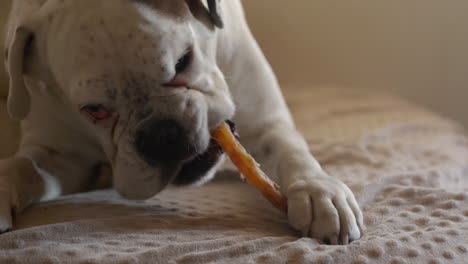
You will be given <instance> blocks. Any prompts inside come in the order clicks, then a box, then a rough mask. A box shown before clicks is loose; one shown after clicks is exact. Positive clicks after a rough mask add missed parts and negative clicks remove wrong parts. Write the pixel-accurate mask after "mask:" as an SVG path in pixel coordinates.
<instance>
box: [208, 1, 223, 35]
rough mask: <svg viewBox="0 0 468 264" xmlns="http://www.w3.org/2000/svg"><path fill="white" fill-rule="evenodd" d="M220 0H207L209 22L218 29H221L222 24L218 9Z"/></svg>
mask: <svg viewBox="0 0 468 264" xmlns="http://www.w3.org/2000/svg"><path fill="white" fill-rule="evenodd" d="M220 2H221V0H208V10H209V11H210V17H211V21H212V22H213V24H214V25H215V26H217V27H218V28H223V27H224V23H223V19H222V18H221V9H220Z"/></svg>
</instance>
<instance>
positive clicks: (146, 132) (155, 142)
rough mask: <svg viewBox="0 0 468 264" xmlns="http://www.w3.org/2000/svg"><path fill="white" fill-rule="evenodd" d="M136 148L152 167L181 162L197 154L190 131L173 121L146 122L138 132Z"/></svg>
mask: <svg viewBox="0 0 468 264" xmlns="http://www.w3.org/2000/svg"><path fill="white" fill-rule="evenodd" d="M135 148H136V151H137V152H138V154H139V155H140V156H141V157H142V158H143V160H145V161H146V162H147V163H148V164H150V165H157V164H161V163H163V164H167V163H173V162H179V161H182V160H186V159H188V158H190V157H191V156H193V155H195V153H196V150H195V147H194V145H193V143H192V142H190V139H189V133H188V131H186V129H184V127H183V126H182V125H180V124H179V123H177V121H175V120H172V119H150V120H148V121H145V123H143V124H142V125H141V126H140V127H139V128H138V130H137V132H136V135H135Z"/></svg>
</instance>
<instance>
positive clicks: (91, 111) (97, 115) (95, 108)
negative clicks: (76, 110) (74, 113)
mask: <svg viewBox="0 0 468 264" xmlns="http://www.w3.org/2000/svg"><path fill="white" fill-rule="evenodd" d="M80 110H81V111H82V112H85V113H86V114H88V115H90V116H91V117H92V118H93V119H94V120H97V121H99V120H104V119H108V118H109V117H111V116H112V114H111V112H109V110H107V109H106V108H104V107H103V106H102V105H98V104H91V105H85V106H82V107H81V109H80Z"/></svg>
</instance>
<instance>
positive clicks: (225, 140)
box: [211, 123, 288, 213]
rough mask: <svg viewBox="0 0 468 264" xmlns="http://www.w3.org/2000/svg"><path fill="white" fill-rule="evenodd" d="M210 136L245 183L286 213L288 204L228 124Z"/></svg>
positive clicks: (219, 127)
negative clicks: (234, 166) (243, 178)
mask: <svg viewBox="0 0 468 264" xmlns="http://www.w3.org/2000/svg"><path fill="white" fill-rule="evenodd" d="M211 135H212V136H213V138H214V139H215V140H216V141H217V142H218V144H219V146H220V147H221V148H222V149H223V150H224V152H225V153H226V154H227V155H228V156H229V158H230V159H231V161H232V162H233V163H234V165H236V167H237V168H238V169H239V171H240V173H242V175H244V177H245V179H246V180H247V182H248V183H250V184H252V185H253V186H255V188H257V189H258V190H259V191H260V192H262V194H263V196H264V197H265V198H267V199H268V200H269V201H270V202H271V203H272V204H273V205H274V206H275V207H276V208H278V209H280V210H281V211H283V212H285V213H287V212H288V203H287V200H286V197H285V196H284V195H283V194H281V192H280V191H279V186H278V185H277V184H276V183H274V182H273V181H271V180H270V178H268V177H267V176H266V175H265V173H264V172H263V171H262V170H261V169H260V167H259V165H258V164H257V162H255V160H254V159H253V157H252V156H251V155H250V154H248V153H247V151H246V150H245V149H244V147H243V146H242V145H241V144H240V143H239V142H238V141H237V139H236V138H235V137H234V135H233V134H232V133H231V129H230V127H229V126H228V124H226V123H223V124H221V125H220V126H218V127H217V128H216V129H215V130H214V131H212V132H211Z"/></svg>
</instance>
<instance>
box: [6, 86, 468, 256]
mask: <svg viewBox="0 0 468 264" xmlns="http://www.w3.org/2000/svg"><path fill="white" fill-rule="evenodd" d="M287 97H288V103H289V105H290V107H291V110H292V112H293V114H294V117H295V119H296V121H297V123H298V127H299V128H300V130H302V131H303V132H304V134H305V136H306V138H307V140H308V142H309V143H310V147H311V150H312V152H313V153H314V155H315V156H316V157H317V158H318V160H319V161H320V162H321V163H322V164H323V166H324V168H325V170H326V171H328V172H329V173H330V174H332V175H335V176H336V177H339V178H340V179H342V180H343V181H345V182H346V183H347V184H348V185H349V186H350V188H351V189H352V190H353V191H354V192H355V194H356V197H357V198H358V200H359V202H360V205H361V206H362V208H363V209H364V215H365V223H366V225H367V231H366V233H365V234H364V236H363V237H362V239H360V240H358V241H355V242H353V243H352V244H350V245H348V246H327V245H320V244H319V243H318V242H317V241H315V240H313V239H310V238H301V237H300V236H299V234H298V233H297V232H295V231H294V230H292V229H291V228H290V227H289V225H288V223H287V219H286V217H285V216H284V215H283V214H282V213H281V212H278V211H276V209H274V208H272V207H271V206H270V205H269V204H268V203H267V202H265V201H264V199H263V198H262V197H261V196H260V195H259V194H258V193H257V191H256V190H254V189H253V188H252V187H251V186H249V185H247V184H244V183H242V182H241V181H240V180H238V178H237V177H236V176H235V175H232V174H231V175H229V174H226V175H223V176H220V177H219V178H218V179H217V180H215V181H213V182H211V183H209V184H207V185H205V186H203V187H193V188H184V189H170V190H166V191H164V192H163V193H161V194H160V195H158V196H156V197H155V198H153V199H150V200H148V201H144V202H132V201H125V200H122V199H120V198H119V197H118V196H117V195H116V194H115V193H114V192H113V191H110V190H105V191H97V192H92V193H83V194H77V195H70V196H65V197H62V198H60V199H58V200H56V201H52V202H48V203H44V204H41V205H37V206H35V207H33V208H30V209H28V210H27V211H26V212H24V213H23V214H21V215H19V216H18V217H17V219H16V221H17V222H16V223H17V229H16V230H15V231H13V232H10V233H7V234H4V235H0V263H83V264H84V263H269V264H270V263H353V264H359V263H393V264H401V263H434V264H436V263H468V140H467V138H466V137H465V135H464V132H463V131H462V129H461V128H460V127H458V125H456V124H454V123H452V122H450V121H447V120H446V119H444V118H441V117H438V116H437V115H435V114H433V113H430V112H427V111H426V110H424V109H420V108H418V107H415V106H413V105H411V104H408V103H406V102H403V101H402V100H400V99H395V98H392V97H390V96H383V95H370V94H368V93H366V92H350V91H347V90H346V89H341V90H337V89H331V88H326V89H314V90H313V91H307V90H306V89H298V90H289V91H288V94H287Z"/></svg>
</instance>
